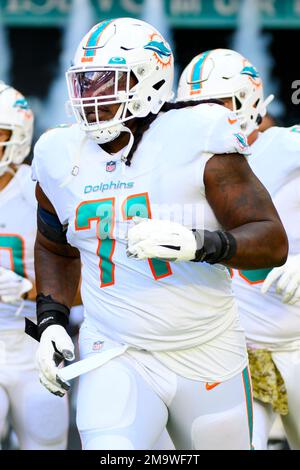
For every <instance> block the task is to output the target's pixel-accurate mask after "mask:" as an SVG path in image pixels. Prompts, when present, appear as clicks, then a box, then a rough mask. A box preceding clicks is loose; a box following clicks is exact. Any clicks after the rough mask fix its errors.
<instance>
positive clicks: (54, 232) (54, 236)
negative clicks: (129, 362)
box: [35, 184, 81, 308]
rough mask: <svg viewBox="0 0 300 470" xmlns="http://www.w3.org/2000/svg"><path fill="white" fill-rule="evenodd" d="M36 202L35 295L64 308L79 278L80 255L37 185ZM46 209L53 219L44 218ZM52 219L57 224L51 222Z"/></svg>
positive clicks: (73, 294)
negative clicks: (71, 244) (42, 296)
mask: <svg viewBox="0 0 300 470" xmlns="http://www.w3.org/2000/svg"><path fill="white" fill-rule="evenodd" d="M36 198H37V201H38V211H40V213H38V230H37V236H36V242H35V275H36V290H37V294H40V293H41V292H42V293H43V294H44V295H46V296H47V295H51V296H52V297H53V298H54V299H55V300H56V301H58V302H61V303H62V304H64V305H66V306H67V307H69V308H70V307H71V306H72V305H73V301H74V298H75V296H76V292H77V289H78V285H79V280H80V269H81V265H80V255H79V252H78V250H77V249H76V248H74V247H72V246H70V245H69V244H68V242H67V239H66V235H65V232H64V231H63V227H62V226H61V224H60V222H59V219H58V217H57V215H56V213H55V209H54V207H53V206H52V204H51V202H50V201H49V199H48V198H47V197H46V196H45V194H44V193H43V191H42V189H41V187H40V186H39V184H37V186H36ZM43 211H46V212H48V213H50V214H53V221H54V223H52V220H51V219H49V224H47V221H48V219H47V217H44V212H43ZM55 219H56V221H57V224H55Z"/></svg>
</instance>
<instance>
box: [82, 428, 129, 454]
mask: <svg viewBox="0 0 300 470" xmlns="http://www.w3.org/2000/svg"><path fill="white" fill-rule="evenodd" d="M81 442H82V449H83V450H107V449H109V450H134V445H133V443H132V442H131V440H130V439H128V438H127V437H124V436H120V435H118V434H107V433H105V432H101V431H99V432H97V431H93V432H86V433H85V432H82V433H81Z"/></svg>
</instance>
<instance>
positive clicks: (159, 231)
mask: <svg viewBox="0 0 300 470" xmlns="http://www.w3.org/2000/svg"><path fill="white" fill-rule="evenodd" d="M133 221H134V222H135V224H136V225H135V226H133V227H131V228H130V229H129V230H128V246H127V256H128V257H132V258H137V259H147V258H156V259H161V260H165V261H190V260H192V259H194V258H195V253H196V250H197V243H196V239H195V236H194V234H193V232H192V231H191V230H189V229H188V228H186V227H184V226H183V225H180V224H177V223H175V222H170V221H169V220H156V219H141V218H140V217H133Z"/></svg>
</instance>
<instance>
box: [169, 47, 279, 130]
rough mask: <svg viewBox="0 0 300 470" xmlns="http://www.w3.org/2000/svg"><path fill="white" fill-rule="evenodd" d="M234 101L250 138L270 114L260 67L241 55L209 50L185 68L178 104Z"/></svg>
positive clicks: (234, 106)
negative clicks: (179, 102)
mask: <svg viewBox="0 0 300 470" xmlns="http://www.w3.org/2000/svg"><path fill="white" fill-rule="evenodd" d="M222 98H232V103H233V111H234V112H235V114H236V116H237V119H238V120H239V122H240V126H241V129H242V130H243V132H244V133H245V134H246V135H249V134H251V132H252V131H253V130H254V129H257V128H258V126H259V124H260V123H261V120H262V118H263V117H264V116H265V115H266V112H267V105H268V104H269V103H270V102H271V101H272V100H273V98H274V96H273V95H270V96H269V97H268V98H267V99H266V100H265V101H264V97H263V84H262V80H261V78H260V75H259V73H258V71H257V70H256V68H255V67H254V66H253V65H252V64H251V63H250V62H249V61H248V60H247V59H245V57H243V56H242V55H241V54H239V53H238V52H235V51H232V50H230V49H214V50H212V51H206V52H203V53H202V54H199V55H198V56H196V57H194V59H193V60H192V61H191V62H190V63H189V65H188V66H187V67H186V68H185V69H184V71H183V73H182V75H181V77H180V81H179V87H178V96H177V101H187V100H202V99H222Z"/></svg>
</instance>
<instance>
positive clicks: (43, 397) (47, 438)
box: [25, 384, 69, 449]
mask: <svg viewBox="0 0 300 470" xmlns="http://www.w3.org/2000/svg"><path fill="white" fill-rule="evenodd" d="M38 385H39V386H40V389H39V390H37V387H35V388H34V392H33V393H32V394H31V395H30V398H27V402H26V417H25V420H26V423H27V424H26V432H27V433H28V437H29V438H30V439H31V440H32V441H33V442H36V443H37V444H39V445H40V446H42V447H43V448H45V449H47V447H48V446H49V447H51V448H57V449H58V448H60V449H64V448H65V447H66V443H67V432H68V424H69V411H68V401H67V397H64V398H60V397H56V396H54V395H51V393H50V392H48V391H47V390H44V389H43V388H42V386H41V385H40V384H38ZM53 446H54V447H53Z"/></svg>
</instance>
